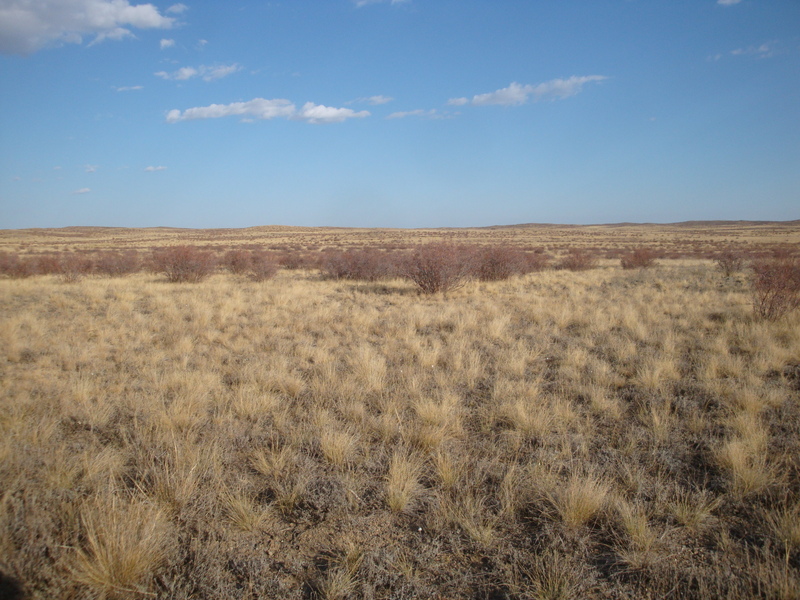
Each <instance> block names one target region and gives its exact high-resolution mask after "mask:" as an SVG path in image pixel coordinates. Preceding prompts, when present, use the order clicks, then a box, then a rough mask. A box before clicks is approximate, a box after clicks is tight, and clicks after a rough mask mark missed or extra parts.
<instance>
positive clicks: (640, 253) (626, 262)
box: [619, 248, 656, 269]
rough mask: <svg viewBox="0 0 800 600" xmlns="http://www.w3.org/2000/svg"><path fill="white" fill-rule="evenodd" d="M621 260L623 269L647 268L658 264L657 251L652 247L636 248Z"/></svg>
mask: <svg viewBox="0 0 800 600" xmlns="http://www.w3.org/2000/svg"><path fill="white" fill-rule="evenodd" d="M619 261H620V264H621V265H622V268H623V269H647V268H649V267H652V266H653V265H655V264H656V253H655V252H654V251H652V250H651V249H650V248H636V249H635V250H634V251H633V252H629V253H628V254H625V255H624V256H622V257H621V258H620V259H619Z"/></svg>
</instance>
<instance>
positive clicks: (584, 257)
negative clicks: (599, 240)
mask: <svg viewBox="0 0 800 600" xmlns="http://www.w3.org/2000/svg"><path fill="white" fill-rule="evenodd" d="M596 266H597V257H596V256H595V255H593V254H590V253H589V252H587V251H586V250H580V249H577V248H573V249H571V250H569V251H568V252H567V254H566V256H564V258H562V259H561V260H560V261H559V263H558V265H557V268H559V269H567V270H568V271H588V270H589V269H594V268H595V267H596Z"/></svg>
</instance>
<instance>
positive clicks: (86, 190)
mask: <svg viewBox="0 0 800 600" xmlns="http://www.w3.org/2000/svg"><path fill="white" fill-rule="evenodd" d="M91 191H92V190H91V189H89V188H81V189H79V190H75V191H74V192H72V193H73V194H88V193H89V192H91Z"/></svg>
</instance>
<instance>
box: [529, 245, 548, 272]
mask: <svg viewBox="0 0 800 600" xmlns="http://www.w3.org/2000/svg"><path fill="white" fill-rule="evenodd" d="M548 266H550V257H549V256H547V254H545V253H544V252H543V251H542V250H534V251H533V252H526V253H525V273H536V272H537V271H544V270H545V269H546V268H547V267H548Z"/></svg>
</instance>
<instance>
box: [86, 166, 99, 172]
mask: <svg viewBox="0 0 800 600" xmlns="http://www.w3.org/2000/svg"><path fill="white" fill-rule="evenodd" d="M97 169H98V166H97V165H83V170H84V171H86V172H87V173H94V172H95V171H97Z"/></svg>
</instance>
